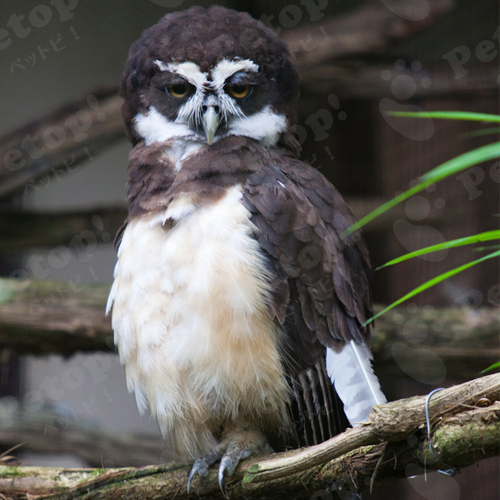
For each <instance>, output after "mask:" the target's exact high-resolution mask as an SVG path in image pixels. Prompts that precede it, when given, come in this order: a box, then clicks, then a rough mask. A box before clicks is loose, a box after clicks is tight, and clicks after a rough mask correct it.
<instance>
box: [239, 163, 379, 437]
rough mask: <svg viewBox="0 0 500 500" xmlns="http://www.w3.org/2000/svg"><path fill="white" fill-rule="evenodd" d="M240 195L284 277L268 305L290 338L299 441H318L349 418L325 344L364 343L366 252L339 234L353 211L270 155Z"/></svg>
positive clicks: (302, 169)
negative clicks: (332, 377) (328, 370)
mask: <svg viewBox="0 0 500 500" xmlns="http://www.w3.org/2000/svg"><path fill="white" fill-rule="evenodd" d="M243 195H244V196H243V203H244V204H245V205H246V206H247V208H248V209H249V210H250V212H251V213H252V221H253V223H254V224H255V226H257V228H258V230H259V232H258V234H257V238H258V241H259V243H260V245H261V248H262V251H263V252H264V253H265V254H266V255H267V256H268V259H269V265H270V267H271V268H273V269H274V270H275V272H276V276H278V277H279V283H280V293H276V292H274V293H273V295H272V303H271V304H270V306H269V310H270V314H271V315H273V316H274V317H276V318H277V319H278V321H279V322H280V323H282V324H283V326H284V330H285V332H286V336H287V342H288V345H286V346H284V347H285V348H284V350H285V352H287V353H288V358H287V371H288V374H289V376H290V378H291V386H292V389H293V392H294V396H295V401H294V402H293V404H292V413H293V414H294V415H295V417H296V418H297V419H298V422H299V432H298V439H299V442H300V443H301V444H307V445H309V444H314V443H318V442H321V441H323V440H324V439H327V438H328V437H331V436H333V435H335V434H337V433H338V432H340V431H341V430H342V429H344V428H345V426H346V424H347V420H346V419H345V416H344V415H343V411H342V403H341V402H340V400H339V399H338V396H337V394H336V393H335V391H334V389H333V386H332V384H331V381H330V380H329V378H328V375H327V374H326V369H325V346H328V347H331V348H333V349H341V348H342V347H343V345H344V343H345V342H346V341H348V340H351V339H354V340H356V341H357V342H361V343H362V342H367V337H368V331H367V329H366V328H364V327H363V326H362V324H363V322H364V321H365V320H366V319H367V318H368V317H369V314H370V311H371V297H370V292H369V286H368V278H367V273H368V270H369V261H368V256H367V251H366V248H365V247H364V245H363V243H362V242H361V241H359V240H358V238H357V235H356V234H354V235H351V236H350V237H348V238H347V240H345V241H344V240H342V239H341V233H342V232H343V231H344V230H345V229H347V228H348V227H349V226H350V225H351V224H353V223H354V218H353V216H352V213H351V212H350V210H349V208H348V207H347V205H346V204H345V202H344V201H343V199H342V197H341V196H340V194H339V193H338V192H337V191H336V190H335V188H334V187H333V186H332V185H331V184H330V183H328V182H327V181H326V180H325V179H324V178H323V176H321V174H319V173H318V172H317V171H316V170H314V169H313V168H312V167H310V166H308V165H306V164H304V163H302V162H300V161H298V160H295V159H293V158H290V157H282V156H278V155H272V154H271V158H270V163H269V164H265V165H263V166H262V168H261V169H260V170H258V171H257V172H256V173H254V174H252V175H251V176H250V177H249V178H248V179H247V181H246V182H245V184H244V186H243ZM283 274H284V275H285V276H283ZM285 280H286V281H285ZM284 287H287V288H288V293H287V292H286V291H285V292H284V291H283V289H284ZM283 300H286V301H287V304H286V306H285V304H283V302H282V301H283ZM284 310H286V318H285V321H284V322H283V319H282V315H283V311H284ZM277 311H279V313H278V312H277Z"/></svg>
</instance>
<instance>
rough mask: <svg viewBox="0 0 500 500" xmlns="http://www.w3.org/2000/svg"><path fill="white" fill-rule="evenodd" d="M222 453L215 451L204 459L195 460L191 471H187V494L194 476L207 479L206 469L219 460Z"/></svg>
mask: <svg viewBox="0 0 500 500" xmlns="http://www.w3.org/2000/svg"><path fill="white" fill-rule="evenodd" d="M221 455H222V453H220V452H217V451H211V452H210V453H208V454H207V455H205V456H204V457H200V458H197V459H196V460H195V461H194V463H193V466H192V467H191V470H190V471H189V476H188V480H187V492H188V493H189V490H190V489H191V483H192V482H193V479H194V476H195V475H196V474H198V475H199V476H200V477H207V475H208V468H209V467H210V466H211V465H212V464H213V463H214V462H216V461H217V460H219V458H220V457H221Z"/></svg>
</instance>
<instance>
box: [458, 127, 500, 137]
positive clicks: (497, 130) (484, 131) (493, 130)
mask: <svg viewBox="0 0 500 500" xmlns="http://www.w3.org/2000/svg"><path fill="white" fill-rule="evenodd" d="M490 134H500V127H489V128H479V129H477V130H471V131H470V132H465V134H464V135H465V136H466V137H480V136H483V135H490Z"/></svg>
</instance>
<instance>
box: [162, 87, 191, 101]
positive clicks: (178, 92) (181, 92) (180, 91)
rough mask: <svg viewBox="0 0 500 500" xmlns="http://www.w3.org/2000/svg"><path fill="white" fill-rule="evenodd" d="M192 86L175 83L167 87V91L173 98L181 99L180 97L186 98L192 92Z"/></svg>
mask: <svg viewBox="0 0 500 500" xmlns="http://www.w3.org/2000/svg"><path fill="white" fill-rule="evenodd" d="M191 88H192V86H191V85H188V84H187V83H175V84H174V85H169V86H168V87H165V89H166V91H167V92H168V94H169V95H171V96H172V97H175V98H177V99H179V98H180V97H184V96H186V95H187V94H188V93H189V91H190V90H191Z"/></svg>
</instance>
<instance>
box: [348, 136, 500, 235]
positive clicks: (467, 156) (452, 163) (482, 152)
mask: <svg viewBox="0 0 500 500" xmlns="http://www.w3.org/2000/svg"><path fill="white" fill-rule="evenodd" d="M492 158H500V142H494V143H493V144H487V145H486V146H481V147H479V148H476V149H473V150H472V151H468V152H467V153H463V154H461V155H459V156H456V157H455V158H452V159H451V160H448V161H446V162H444V163H442V164H441V165H439V166H437V167H436V168H433V169H432V170H430V171H429V172H427V173H426V174H424V175H422V176H421V177H419V179H420V182H419V183H418V184H417V185H416V186H413V187H411V188H410V189H408V190H407V191H405V192H404V193H401V194H400V195H398V196H396V197H394V198H393V199H392V200H389V201H388V202H386V203H384V204H383V205H381V206H380V207H378V208H376V209H375V210H373V211H372V212H370V213H369V214H368V215H365V216H364V217H363V218H361V219H360V220H359V221H358V222H357V223H356V224H353V225H352V226H351V227H350V228H348V229H346V230H345V231H344V233H343V234H342V236H343V237H345V236H347V235H349V234H351V233H352V232H354V231H356V230H357V229H359V228H360V227H362V226H364V225H365V224H367V223H368V222H370V221H371V220H373V219H375V217H378V216H379V215H380V214H383V213H384V212H387V210H389V209H390V208H392V207H394V206H395V205H397V204H398V203H401V202H402V201H404V200H407V199H408V198H410V197H412V196H413V195H414V194H416V193H418V192H420V191H422V190H423V189H425V188H426V187H427V186H430V185H431V184H434V183H435V182H438V181H440V180H442V179H445V178H446V177H449V176H450V175H453V174H456V173H458V172H461V171H462V170H465V169H466V168H469V167H471V166H473V165H477V164H478V163H482V162H484V161H488V160H491V159H492Z"/></svg>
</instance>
